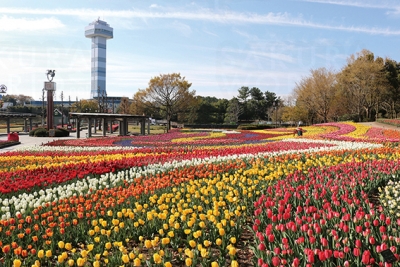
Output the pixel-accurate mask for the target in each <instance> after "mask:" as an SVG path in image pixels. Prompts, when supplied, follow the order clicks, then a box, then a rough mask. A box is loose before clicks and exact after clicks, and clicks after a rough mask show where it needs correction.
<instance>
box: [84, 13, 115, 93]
mask: <svg viewBox="0 0 400 267" xmlns="http://www.w3.org/2000/svg"><path fill="white" fill-rule="evenodd" d="M85 37H87V38H91V39H92V63H91V65H92V70H91V71H92V81H91V90H90V98H91V99H93V98H99V97H103V96H106V95H107V91H106V51H107V39H111V38H113V28H111V27H110V25H108V24H107V22H105V21H102V20H100V18H99V19H97V20H95V21H93V22H92V23H90V24H89V26H86V27H85Z"/></svg>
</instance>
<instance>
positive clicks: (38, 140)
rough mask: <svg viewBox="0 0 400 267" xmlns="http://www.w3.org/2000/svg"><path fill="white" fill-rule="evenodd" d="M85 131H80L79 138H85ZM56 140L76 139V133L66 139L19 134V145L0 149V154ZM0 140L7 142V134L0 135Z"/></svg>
mask: <svg viewBox="0 0 400 267" xmlns="http://www.w3.org/2000/svg"><path fill="white" fill-rule="evenodd" d="M86 133H87V130H82V131H81V138H86ZM58 139H62V140H66V139H76V133H70V136H68V137H32V136H29V134H28V133H19V141H20V142H21V144H19V145H15V146H10V147H5V148H0V153H1V152H6V151H12V150H15V149H20V148H23V147H30V146H40V145H43V144H46V143H49V142H52V141H55V140H58ZM0 140H7V134H2V135H0Z"/></svg>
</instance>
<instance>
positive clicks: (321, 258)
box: [318, 251, 326, 261]
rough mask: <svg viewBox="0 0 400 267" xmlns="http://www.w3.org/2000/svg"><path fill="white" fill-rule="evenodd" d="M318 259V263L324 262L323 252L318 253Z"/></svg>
mask: <svg viewBox="0 0 400 267" xmlns="http://www.w3.org/2000/svg"><path fill="white" fill-rule="evenodd" d="M318 258H319V260H320V261H324V260H326V257H325V253H324V252H323V251H320V252H319V253H318Z"/></svg>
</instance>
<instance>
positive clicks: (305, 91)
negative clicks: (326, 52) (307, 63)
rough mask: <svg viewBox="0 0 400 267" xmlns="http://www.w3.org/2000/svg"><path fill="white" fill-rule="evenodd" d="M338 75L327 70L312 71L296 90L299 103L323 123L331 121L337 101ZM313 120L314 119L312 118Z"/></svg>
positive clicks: (297, 85)
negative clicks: (333, 107) (332, 111)
mask: <svg viewBox="0 0 400 267" xmlns="http://www.w3.org/2000/svg"><path fill="white" fill-rule="evenodd" d="M335 84H336V74H335V73H334V72H332V71H329V70H327V69H326V68H319V69H316V70H311V75H310V76H309V77H305V78H303V79H302V80H301V81H300V82H299V83H297V84H296V87H295V89H294V92H295V95H296V99H297V102H298V104H299V106H302V107H304V108H306V109H307V110H308V113H309V114H310V116H313V115H314V114H315V115H316V116H317V117H318V118H319V119H320V120H322V121H323V122H327V121H328V120H330V116H331V113H330V112H331V109H332V106H333V102H334V100H335V95H336V90H335ZM311 120H313V118H311Z"/></svg>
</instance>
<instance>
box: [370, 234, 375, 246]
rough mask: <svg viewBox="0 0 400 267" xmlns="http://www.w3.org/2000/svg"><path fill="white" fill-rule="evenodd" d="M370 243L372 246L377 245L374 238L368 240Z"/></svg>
mask: <svg viewBox="0 0 400 267" xmlns="http://www.w3.org/2000/svg"><path fill="white" fill-rule="evenodd" d="M368 241H369V243H370V244H371V245H374V244H375V238H374V237H373V236H370V237H369V238H368Z"/></svg>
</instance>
